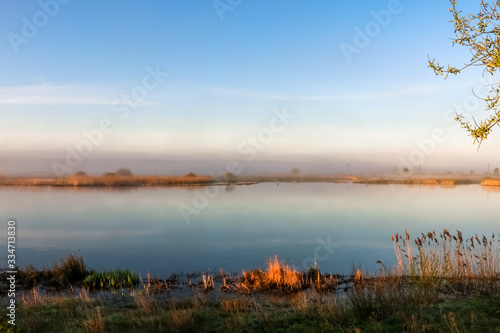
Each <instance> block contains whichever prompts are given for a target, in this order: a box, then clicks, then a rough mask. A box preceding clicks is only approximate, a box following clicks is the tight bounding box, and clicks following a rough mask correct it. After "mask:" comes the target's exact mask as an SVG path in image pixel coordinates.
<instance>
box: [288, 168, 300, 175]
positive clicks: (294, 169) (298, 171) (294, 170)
mask: <svg viewBox="0 0 500 333" xmlns="http://www.w3.org/2000/svg"><path fill="white" fill-rule="evenodd" d="M290 173H291V174H292V175H298V174H300V170H299V169H297V168H293V169H292V171H290Z"/></svg>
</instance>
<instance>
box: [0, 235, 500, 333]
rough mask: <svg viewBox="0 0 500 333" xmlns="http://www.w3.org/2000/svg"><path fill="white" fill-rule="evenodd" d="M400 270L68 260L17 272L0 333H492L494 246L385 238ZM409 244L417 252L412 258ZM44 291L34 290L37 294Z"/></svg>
mask: <svg viewBox="0 0 500 333" xmlns="http://www.w3.org/2000/svg"><path fill="white" fill-rule="evenodd" d="M392 239H393V242H394V248H395V252H396V255H397V259H398V264H397V266H396V267H395V268H394V269H390V270H388V269H385V268H384V266H383V265H382V264H381V266H382V268H381V269H380V270H379V271H378V272H377V273H376V274H375V275H369V274H367V273H366V272H362V271H360V270H358V271H357V272H356V273H355V274H353V275H352V276H347V277H342V276H334V275H331V274H322V273H321V271H320V270H319V269H318V268H317V267H312V268H311V269H309V270H308V271H307V272H300V271H297V270H295V269H294V268H293V267H291V266H288V265H287V264H285V263H284V262H282V261H280V260H278V258H272V259H271V260H269V262H268V266H267V268H266V269H264V270H261V269H255V270H252V271H249V272H243V273H242V274H241V275H235V274H227V273H224V272H220V273H219V274H216V275H210V274H200V275H199V276H198V280H196V276H194V275H188V276H185V277H184V280H183V279H182V278H180V277H179V276H177V275H172V276H171V277H169V278H168V279H165V280H160V279H152V278H151V277H148V278H147V279H144V280H139V279H137V277H136V276H135V275H134V274H133V273H132V272H129V271H126V270H120V271H107V272H94V271H90V272H89V271H87V269H86V267H85V264H84V263H83V259H82V258H81V257H74V256H72V255H69V256H68V257H67V258H65V259H64V260H63V261H62V262H61V263H54V265H53V266H52V268H45V269H43V270H41V271H37V270H36V269H35V268H33V267H28V268H27V269H25V270H23V271H21V274H20V278H21V281H20V283H21V284H22V285H23V286H24V287H25V289H24V290H23V292H21V293H19V294H18V296H17V302H18V305H19V307H18V309H17V313H16V324H17V325H16V327H15V329H14V328H13V327H12V326H10V325H8V324H7V320H8V318H7V317H6V314H7V312H6V307H5V306H6V303H5V300H3V304H2V306H1V309H0V317H1V318H0V331H1V332H4V331H6V332H8V331H9V330H10V331H11V332H41V333H44V332H500V275H499V270H500V267H499V266H500V265H499V262H498V258H500V256H499V254H500V246H499V245H500V241H499V240H498V238H495V235H492V237H491V238H487V237H485V236H482V237H479V236H477V235H474V236H472V237H469V238H464V237H463V236H462V234H461V233H460V232H459V231H457V234H456V235H452V234H451V233H450V232H449V231H448V230H444V231H443V232H442V233H435V232H429V233H427V234H422V235H421V236H420V237H417V238H416V239H414V240H413V242H412V241H411V239H410V235H409V234H408V233H406V234H405V235H398V234H396V236H393V237H392ZM413 243H414V244H415V245H416V248H414V246H413ZM42 285H43V286H44V287H41V286H42Z"/></svg>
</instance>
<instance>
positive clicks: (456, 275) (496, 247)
mask: <svg viewBox="0 0 500 333" xmlns="http://www.w3.org/2000/svg"><path fill="white" fill-rule="evenodd" d="M392 240H393V245H394V249H395V253H396V257H397V260H398V265H397V269H396V273H397V274H399V275H401V276H410V277H411V278H413V279H416V280H419V281H423V282H430V283H433V284H434V285H436V286H439V287H442V288H444V287H447V288H452V289H454V290H457V291H459V290H461V291H464V289H467V290H468V291H471V290H474V291H479V292H482V291H485V290H488V291H498V290H499V287H500V283H499V282H500V262H499V260H500V239H499V237H498V235H497V236H495V234H494V233H493V234H492V235H491V237H490V238H488V237H486V236H484V235H481V236H478V235H477V234H475V235H473V236H471V237H464V236H463V234H462V232H460V231H459V230H457V231H456V234H451V233H450V232H449V231H448V230H447V229H444V230H443V231H442V232H440V233H436V231H430V232H427V233H426V234H424V233H422V234H421V235H420V237H417V238H415V239H414V240H413V242H412V241H411V240H410V235H409V234H408V232H406V233H405V236H402V235H399V234H396V236H392ZM414 245H416V249H415V248H414Z"/></svg>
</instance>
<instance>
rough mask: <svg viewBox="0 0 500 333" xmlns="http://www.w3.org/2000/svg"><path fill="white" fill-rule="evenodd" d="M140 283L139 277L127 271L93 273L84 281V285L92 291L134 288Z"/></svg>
mask: <svg viewBox="0 0 500 333" xmlns="http://www.w3.org/2000/svg"><path fill="white" fill-rule="evenodd" d="M138 283H139V276H138V275H137V274H136V273H133V272H131V271H129V270H127V269H116V270H109V271H104V272H96V271H93V272H91V273H89V274H88V275H87V277H86V278H85V279H84V280H83V285H84V286H85V287H87V288H91V289H119V288H134V287H135V286H136V285H137V284H138Z"/></svg>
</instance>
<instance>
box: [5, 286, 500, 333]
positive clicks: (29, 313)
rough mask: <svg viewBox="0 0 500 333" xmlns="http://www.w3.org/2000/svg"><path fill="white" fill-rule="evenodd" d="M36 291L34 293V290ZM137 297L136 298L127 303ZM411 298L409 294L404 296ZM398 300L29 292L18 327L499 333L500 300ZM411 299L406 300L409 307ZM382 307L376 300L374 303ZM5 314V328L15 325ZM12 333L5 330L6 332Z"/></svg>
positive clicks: (44, 329)
mask: <svg viewBox="0 0 500 333" xmlns="http://www.w3.org/2000/svg"><path fill="white" fill-rule="evenodd" d="M33 293H35V294H36V292H32V294H33ZM127 297H130V298H131V299H132V301H131V302H123V301H122V300H123V299H124V298H127ZM405 300H406V301H408V299H405ZM401 301H402V300H400V301H396V304H395V306H396V305H397V306H398V308H397V309H396V308H395V309H394V310H393V311H391V312H389V313H380V312H377V307H374V308H373V309H372V310H373V311H372V313H370V314H363V313H360V312H359V309H358V308H357V307H356V306H354V305H352V304H349V303H348V302H347V303H346V304H344V305H341V304H338V303H337V302H338V300H337V299H336V298H335V297H334V296H333V295H329V296H325V295H321V294H320V293H314V292H312V293H311V292H309V293H308V292H306V291H302V292H299V293H297V294H295V295H293V297H292V296H288V297H270V296H269V295H252V296H245V297H242V296H234V295H223V296H222V297H220V298H219V299H217V300H214V299H212V298H211V297H210V296H209V295H207V294H205V293H200V294H196V295H193V296H191V297H190V298H189V299H186V300H175V299H161V298H159V297H154V296H152V295H148V294H147V293H145V292H143V291H135V292H132V293H130V296H125V295H122V294H120V293H118V294H115V295H113V297H111V298H100V297H97V296H96V297H92V296H90V295H88V293H86V292H85V291H80V293H79V294H76V295H72V296H57V295H56V296H42V297H40V296H36V295H31V296H25V297H24V298H23V303H24V304H23V306H22V307H21V308H20V309H19V310H18V314H17V315H18V319H17V326H16V329H17V331H15V330H12V331H13V332H40V333H44V332H68V333H73V332H498V331H500V311H499V309H500V299H499V298H497V297H492V298H490V297H488V298H481V297H472V298H470V297H459V298H453V299H449V300H442V301H440V302H433V303H430V304H426V303H425V302H424V303H420V302H416V300H415V299H412V302H411V303H409V304H408V303H404V302H401ZM405 304H406V305H405ZM374 305H375V304H374ZM9 326H10V325H8V324H7V323H6V322H5V319H3V320H2V322H1V323H0V328H3V329H6V328H9ZM3 331H5V330H2V332H3Z"/></svg>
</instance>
